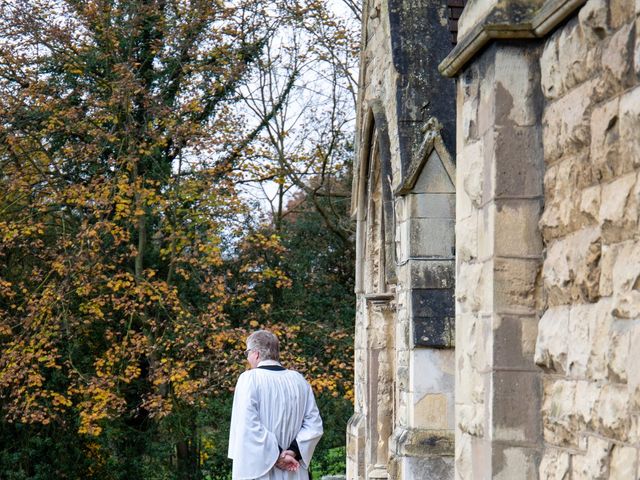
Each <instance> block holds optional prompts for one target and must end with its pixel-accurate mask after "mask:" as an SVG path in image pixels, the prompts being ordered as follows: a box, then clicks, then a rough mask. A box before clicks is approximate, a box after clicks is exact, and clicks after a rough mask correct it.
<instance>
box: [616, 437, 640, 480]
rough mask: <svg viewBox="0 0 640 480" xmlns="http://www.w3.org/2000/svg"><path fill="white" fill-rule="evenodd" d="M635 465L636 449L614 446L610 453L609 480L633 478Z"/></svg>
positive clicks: (636, 458) (636, 461) (636, 459)
mask: <svg viewBox="0 0 640 480" xmlns="http://www.w3.org/2000/svg"><path fill="white" fill-rule="evenodd" d="M637 463H638V450H637V449H636V448H633V447H626V446H623V445H614V446H613V450H612V451H611V464H610V465H609V479H610V480H624V479H625V478H634V477H635V475H636V465H637Z"/></svg>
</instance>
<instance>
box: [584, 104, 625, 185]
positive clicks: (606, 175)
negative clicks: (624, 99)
mask: <svg viewBox="0 0 640 480" xmlns="http://www.w3.org/2000/svg"><path fill="white" fill-rule="evenodd" d="M618 105H619V100H618V98H615V99H614V100H612V101H610V102H608V103H606V104H604V105H603V106H601V107H598V108H596V109H594V110H593V113H592V115H591V161H592V162H593V164H594V173H595V175H596V178H597V179H598V180H600V181H609V180H611V179H612V178H615V177H618V176H619V175H621V174H622V173H624V171H625V170H626V169H625V162H624V161H623V159H621V158H620V155H619V141H618V139H619V138H620V133H619V126H620V124H619V121H618Z"/></svg>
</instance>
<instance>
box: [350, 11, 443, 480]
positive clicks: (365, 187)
mask: <svg viewBox="0 0 640 480" xmlns="http://www.w3.org/2000/svg"><path fill="white" fill-rule="evenodd" d="M448 16H449V11H448V9H447V3H446V0H412V1H407V0H367V1H365V2H363V32H362V37H363V39H362V42H363V43H362V53H361V72H360V90H359V101H358V107H359V108H358V138H357V158H356V165H355V168H354V171H355V175H354V176H355V179H354V187H353V209H352V212H353V216H354V218H355V219H356V221H357V240H356V244H357V245H356V249H357V252H358V253H357V262H356V263H357V265H356V298H357V314H356V339H355V414H354V416H353V417H352V419H351V421H350V423H349V426H348V431H347V478H348V479H350V480H351V479H353V480H355V479H358V480H360V479H362V480H364V479H367V480H368V479H378V478H379V479H383V478H384V479H387V478H393V479H398V480H400V479H414V478H424V479H434V480H435V479H437V480H447V479H453V475H454V460H453V454H454V451H453V439H454V434H453V432H454V394H453V389H454V377H453V374H454V355H453V341H454V338H453V337H454V331H453V323H454V314H455V311H454V298H453V288H454V248H455V243H454V223H455V164H454V162H453V158H454V155H455V152H454V150H453V148H454V145H455V82H454V81H453V80H451V79H448V78H444V77H442V76H441V75H440V74H439V72H438V69H437V67H438V62H439V60H440V59H441V58H443V57H444V56H445V55H446V53H447V52H448V51H449V49H450V48H451V33H450V31H449V30H448V28H447V21H448Z"/></svg>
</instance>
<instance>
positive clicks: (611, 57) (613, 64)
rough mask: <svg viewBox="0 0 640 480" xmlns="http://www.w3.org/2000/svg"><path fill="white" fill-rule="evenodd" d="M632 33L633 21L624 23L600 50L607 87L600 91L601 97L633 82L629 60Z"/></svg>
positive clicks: (607, 95)
mask: <svg viewBox="0 0 640 480" xmlns="http://www.w3.org/2000/svg"><path fill="white" fill-rule="evenodd" d="M633 33H634V29H633V23H628V24H626V25H625V26H624V27H622V28H621V29H620V30H618V31H617V32H616V33H615V34H614V35H613V36H612V37H611V39H610V40H609V41H608V43H607V44H606V46H605V48H604V49H603V51H602V66H603V68H604V72H605V79H606V87H607V88H606V90H603V91H602V97H601V98H606V97H609V96H610V95H612V94H614V93H616V92H619V91H621V90H624V89H625V88H627V87H630V86H631V85H632V84H633V82H634V79H633V62H632V61H631V59H632V56H631V54H632V52H633V43H634V36H633Z"/></svg>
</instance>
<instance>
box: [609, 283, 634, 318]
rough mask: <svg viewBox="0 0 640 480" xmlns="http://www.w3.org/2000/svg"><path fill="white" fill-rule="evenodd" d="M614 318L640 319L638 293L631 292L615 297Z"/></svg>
mask: <svg viewBox="0 0 640 480" xmlns="http://www.w3.org/2000/svg"><path fill="white" fill-rule="evenodd" d="M611 313H613V316H614V317H617V318H621V319H632V318H639V317H640V291H638V290H632V291H630V292H626V293H622V294H620V295H616V296H615V303H614V306H613V310H612V312H611Z"/></svg>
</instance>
